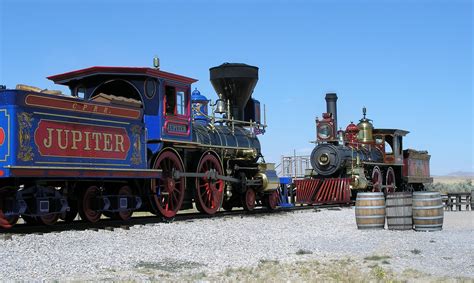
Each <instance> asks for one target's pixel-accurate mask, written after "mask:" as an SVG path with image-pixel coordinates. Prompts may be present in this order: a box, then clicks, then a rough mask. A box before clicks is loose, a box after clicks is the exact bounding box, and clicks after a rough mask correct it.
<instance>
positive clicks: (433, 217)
mask: <svg viewBox="0 0 474 283" xmlns="http://www.w3.org/2000/svg"><path fill="white" fill-rule="evenodd" d="M413 219H416V220H435V219H443V216H442V215H441V216H423V217H413Z"/></svg>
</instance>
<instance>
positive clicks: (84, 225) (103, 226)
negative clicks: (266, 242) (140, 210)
mask: <svg viewBox="0 0 474 283" xmlns="http://www.w3.org/2000/svg"><path fill="white" fill-rule="evenodd" d="M341 207H347V205H339V204H326V205H311V206H295V207H290V208H278V209H276V210H273V211H269V210H268V209H265V208H257V209H255V210H253V211H243V210H233V211H219V212H217V213H216V214H214V215H207V214H202V213H199V212H191V213H181V214H178V215H176V217H174V218H173V219H166V220H165V219H163V218H161V217H158V216H135V217H133V218H131V219H130V220H128V221H122V220H114V219H107V218H104V219H101V221H99V222H97V223H90V222H85V221H82V220H76V221H74V222H72V223H65V222H58V223H56V224H55V225H52V226H45V225H31V224H26V223H25V224H16V225H15V226H14V227H12V228H10V229H8V230H0V240H1V239H3V240H9V239H11V238H12V236H13V235H28V234H39V235H41V234H46V233H58V232H63V231H85V230H93V231H99V230H108V231H113V230H115V229H126V230H128V229H130V227H133V226H139V225H150V224H156V223H171V222H182V221H194V220H197V219H208V218H211V219H217V218H223V217H229V216H241V217H252V216H264V215H273V214H276V213H288V212H294V211H300V210H310V209H313V210H319V209H339V208H341Z"/></svg>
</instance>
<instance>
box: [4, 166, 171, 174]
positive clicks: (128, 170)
mask: <svg viewBox="0 0 474 283" xmlns="http://www.w3.org/2000/svg"><path fill="white" fill-rule="evenodd" d="M3 168H6V169H36V170H44V169H51V170H89V171H123V172H156V173H161V171H162V170H161V169H130V168H102V167H93V168H91V167H55V166H11V165H7V166H4V167H3Z"/></svg>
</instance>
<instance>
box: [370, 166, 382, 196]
mask: <svg viewBox="0 0 474 283" xmlns="http://www.w3.org/2000/svg"><path fill="white" fill-rule="evenodd" d="M382 179H383V178H382V171H380V168H379V167H378V166H375V167H374V170H372V192H381V191H382Z"/></svg>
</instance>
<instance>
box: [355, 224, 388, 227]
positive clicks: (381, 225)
mask: <svg viewBox="0 0 474 283" xmlns="http://www.w3.org/2000/svg"><path fill="white" fill-rule="evenodd" d="M384 226H385V224H359V225H357V227H359V228H375V227H382V228H383V227H384Z"/></svg>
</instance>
